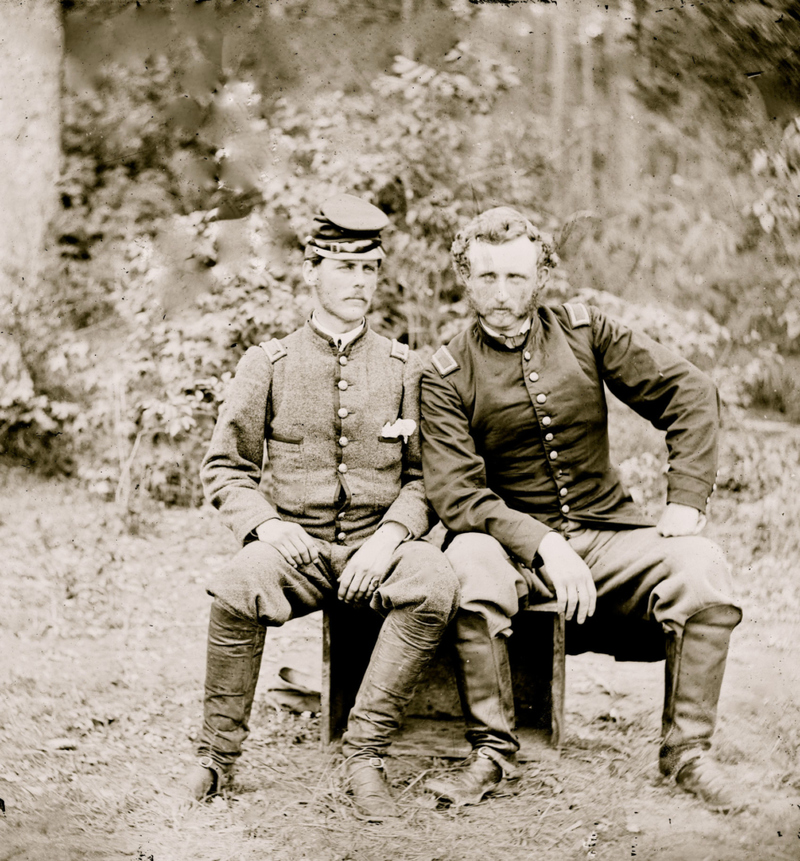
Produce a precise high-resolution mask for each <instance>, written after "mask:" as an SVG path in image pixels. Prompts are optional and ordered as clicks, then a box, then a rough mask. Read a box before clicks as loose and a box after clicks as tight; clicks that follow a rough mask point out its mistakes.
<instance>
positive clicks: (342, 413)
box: [336, 407, 349, 419]
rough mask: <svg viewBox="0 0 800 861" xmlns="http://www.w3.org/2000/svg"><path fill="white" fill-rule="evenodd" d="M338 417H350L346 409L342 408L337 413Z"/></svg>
mask: <svg viewBox="0 0 800 861" xmlns="http://www.w3.org/2000/svg"><path fill="white" fill-rule="evenodd" d="M336 415H338V416H339V418H340V419H346V418H347V416H348V415H349V413H348V411H347V409H346V407H341V408H340V409H338V410H337V411H336Z"/></svg>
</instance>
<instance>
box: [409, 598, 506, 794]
mask: <svg viewBox="0 0 800 861" xmlns="http://www.w3.org/2000/svg"><path fill="white" fill-rule="evenodd" d="M455 625H456V641H455V644H456V680H457V682H458V691H459V695H460V697H461V710H462V712H463V713H464V722H465V723H466V725H467V733H466V735H467V741H469V742H470V744H471V745H472V748H473V752H472V754H471V755H470V756H469V757H468V758H467V759H466V760H465V761H464V762H463V763H462V764H461V765H459V766H458V767H457V769H456V770H455V772H454V773H453V774H451V775H446V776H444V777H441V778H435V779H432V780H429V781H428V782H427V783H426V785H425V788H426V789H428V790H429V791H430V792H433V793H434V794H436V795H438V796H439V797H440V798H444V799H448V800H450V801H451V802H452V803H453V804H454V805H456V806H461V805H465V804H478V803H479V802H480V801H481V800H482V799H483V797H484V796H485V795H486V794H487V793H488V792H492V791H493V790H495V789H497V788H498V787H499V786H500V784H501V783H502V781H503V779H504V778H506V779H509V780H513V779H515V778H516V777H517V776H518V772H517V769H516V753H517V751H518V750H519V742H518V741H517V738H516V735H515V733H514V729H515V720H514V690H513V687H512V682H511V667H510V664H509V660H508V648H507V646H506V642H505V640H504V639H502V638H501V637H492V636H491V635H490V633H489V628H488V625H487V623H486V620H485V619H484V617H483V616H481V615H480V614H479V613H469V612H463V611H462V612H459V614H458V615H457V616H456V623H455Z"/></svg>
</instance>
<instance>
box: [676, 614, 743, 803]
mask: <svg viewBox="0 0 800 861" xmlns="http://www.w3.org/2000/svg"><path fill="white" fill-rule="evenodd" d="M741 619H742V613H741V611H740V610H739V609H738V608H737V607H733V606H731V605H728V604H721V605H717V606H715V607H708V608H707V609H705V610H701V611H700V612H699V613H695V614H694V616H691V617H690V618H689V619H688V620H687V621H686V624H685V625H684V627H683V630H682V631H673V632H669V633H668V636H667V664H666V679H665V691H664V715H663V720H662V734H663V741H662V745H661V751H660V754H659V767H660V770H661V772H662V774H664V775H667V776H669V777H674V778H675V781H676V784H677V785H678V786H679V787H680V788H681V789H683V790H685V791H686V792H690V793H692V794H693V795H696V796H697V797H698V798H700V799H701V800H702V801H703V802H705V803H706V804H707V805H708V806H709V807H711V808H712V809H714V810H717V811H721V812H728V811H730V810H731V809H732V808H733V807H735V806H736V805H735V803H734V801H733V799H732V798H731V796H730V793H729V790H728V786H727V784H726V780H725V778H724V776H723V774H722V772H721V771H720V769H719V768H718V766H717V765H716V764H715V763H714V762H713V760H711V759H710V757H708V756H707V755H706V751H708V749H709V748H710V747H711V736H712V735H713V733H714V726H715V724H716V720H717V704H718V702H719V695H720V690H721V688H722V677H723V674H724V672H725V662H726V659H727V655H728V644H729V642H730V636H731V631H733V629H734V628H735V627H736V626H737V625H738V624H739V622H740V621H741Z"/></svg>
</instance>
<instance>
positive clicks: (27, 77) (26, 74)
mask: <svg viewBox="0 0 800 861" xmlns="http://www.w3.org/2000/svg"><path fill="white" fill-rule="evenodd" d="M0 22H2V32H0V187H2V191H3V198H4V200H3V207H2V211H0V297H2V296H3V295H6V296H8V295H9V293H10V292H11V291H12V290H14V289H15V288H19V287H23V286H27V285H31V284H33V283H35V281H36V279H37V277H38V275H39V272H40V270H41V267H42V260H43V252H44V250H45V242H46V236H47V227H48V224H49V222H50V220H51V218H52V217H53V214H54V212H55V209H56V205H57V197H56V182H57V180H58V175H59V168H60V152H61V144H60V87H61V77H60V73H61V55H62V30H61V17H60V10H59V6H58V2H57V0H0ZM23 279H24V281H23Z"/></svg>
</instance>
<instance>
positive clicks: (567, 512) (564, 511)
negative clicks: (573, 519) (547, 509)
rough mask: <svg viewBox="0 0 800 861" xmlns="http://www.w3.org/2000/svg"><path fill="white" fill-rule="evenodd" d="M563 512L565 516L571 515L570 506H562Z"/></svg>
mask: <svg viewBox="0 0 800 861" xmlns="http://www.w3.org/2000/svg"><path fill="white" fill-rule="evenodd" d="M561 512H562V513H563V514H569V506H568V505H566V504H565V505H562V506H561Z"/></svg>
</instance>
